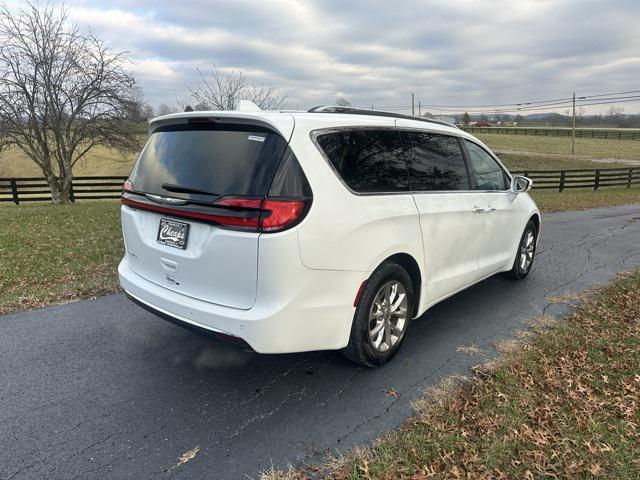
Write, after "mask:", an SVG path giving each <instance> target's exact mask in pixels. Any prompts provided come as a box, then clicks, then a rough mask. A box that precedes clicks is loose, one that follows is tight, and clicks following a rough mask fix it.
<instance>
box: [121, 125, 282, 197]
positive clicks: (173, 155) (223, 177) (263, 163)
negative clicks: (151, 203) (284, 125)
mask: <svg viewBox="0 0 640 480" xmlns="http://www.w3.org/2000/svg"><path fill="white" fill-rule="evenodd" d="M286 146H287V142H286V140H285V139H284V138H282V136H280V135H279V134H277V133H275V132H273V131H271V130H268V129H266V128H261V127H258V126H255V127H254V126H248V125H229V124H223V125H217V124H211V125H209V124H207V125H189V124H186V125H185V124H183V125H173V126H170V127H163V128H161V129H159V130H156V131H155V132H154V133H153V134H152V135H151V137H150V138H149V141H148V142H147V145H146V146H145V148H144V150H143V151H142V154H141V155H140V158H139V159H138V161H137V163H136V165H135V167H134V169H133V172H132V173H131V176H130V180H131V182H132V183H133V187H134V189H135V190H136V191H139V192H144V193H152V194H157V195H169V196H182V197H191V196H193V195H202V194H205V193H204V192H208V193H210V194H213V195H218V196H222V195H246V196H263V195H265V194H266V193H267V191H268V190H269V186H270V185H271V182H272V180H273V177H274V174H275V172H276V170H277V168H278V164H279V162H280V159H281V157H282V155H283V153H284V150H285V148H286ZM163 186H164V187H166V188H163ZM181 187H182V188H181ZM198 192H203V193H198Z"/></svg>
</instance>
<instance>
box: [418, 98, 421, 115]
mask: <svg viewBox="0 0 640 480" xmlns="http://www.w3.org/2000/svg"><path fill="white" fill-rule="evenodd" d="M418 116H419V117H421V116H422V102H421V101H420V100H418Z"/></svg>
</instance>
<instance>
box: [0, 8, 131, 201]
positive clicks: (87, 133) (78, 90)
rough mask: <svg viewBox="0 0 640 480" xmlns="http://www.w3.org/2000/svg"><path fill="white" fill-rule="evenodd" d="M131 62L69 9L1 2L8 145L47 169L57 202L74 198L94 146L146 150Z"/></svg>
mask: <svg viewBox="0 0 640 480" xmlns="http://www.w3.org/2000/svg"><path fill="white" fill-rule="evenodd" d="M125 60H126V59H125V53H124V52H114V51H112V50H110V49H109V48H107V47H106V46H105V45H104V43H103V42H102V41H100V40H99V39H97V38H96V37H95V36H93V34H91V33H82V32H80V31H79V29H78V27H77V26H76V25H70V24H69V22H68V19H67V10H66V9H65V8H63V7H61V8H56V7H55V5H54V4H52V3H47V4H46V5H45V6H44V7H41V6H40V5H39V4H38V3H27V5H26V6H25V7H24V8H20V9H19V10H17V11H15V12H12V11H10V10H9V8H8V7H7V6H6V5H0V147H8V146H14V147H17V148H18V149H20V150H21V151H22V152H23V153H24V154H25V155H26V156H27V157H28V158H30V159H31V160H33V162H35V163H36V164H37V165H38V167H40V169H41V170H42V173H43V174H44V176H45V177H46V179H47V182H48V183H49V186H50V187H51V199H52V200H53V202H55V203H67V202H69V196H70V189H71V181H72V179H73V167H74V165H76V163H77V162H78V161H79V160H80V159H82V158H83V157H85V155H87V153H89V152H90V151H91V150H92V149H93V148H94V147H96V146H98V145H102V146H105V147H108V148H114V149H119V150H134V149H137V148H139V144H138V141H139V140H138V138H137V136H136V134H135V128H132V125H131V123H132V117H135V116H136V115H137V113H136V114H133V113H132V112H134V111H136V112H138V113H139V106H138V104H139V101H140V100H139V99H140V95H139V91H138V90H137V89H136V88H135V79H134V77H133V75H132V74H131V73H129V72H127V71H126V70H125V69H124V62H125Z"/></svg>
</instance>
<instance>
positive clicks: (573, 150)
mask: <svg viewBox="0 0 640 480" xmlns="http://www.w3.org/2000/svg"><path fill="white" fill-rule="evenodd" d="M575 153H576V92H573V118H572V120H571V155H575Z"/></svg>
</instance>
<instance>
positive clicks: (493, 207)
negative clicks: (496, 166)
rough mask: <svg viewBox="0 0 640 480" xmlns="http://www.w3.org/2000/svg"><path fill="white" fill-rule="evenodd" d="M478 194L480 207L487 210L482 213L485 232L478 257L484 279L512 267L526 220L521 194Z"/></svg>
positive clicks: (479, 267)
mask: <svg viewBox="0 0 640 480" xmlns="http://www.w3.org/2000/svg"><path fill="white" fill-rule="evenodd" d="M476 195H477V201H478V204H479V205H480V206H481V207H482V208H484V209H485V213H483V214H482V217H483V221H484V232H483V235H482V242H481V245H480V250H479V254H478V269H479V275H480V276H481V277H482V276H486V275H490V274H492V273H495V272H499V271H502V270H504V269H505V268H506V267H509V269H510V268H511V263H512V260H513V254H514V252H515V251H516V249H517V246H518V242H519V241H520V236H521V235H522V230H523V228H524V223H523V222H525V221H526V220H525V219H524V212H523V211H522V209H521V207H520V203H519V202H518V194H515V193H512V192H478V193H477V194H476Z"/></svg>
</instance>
